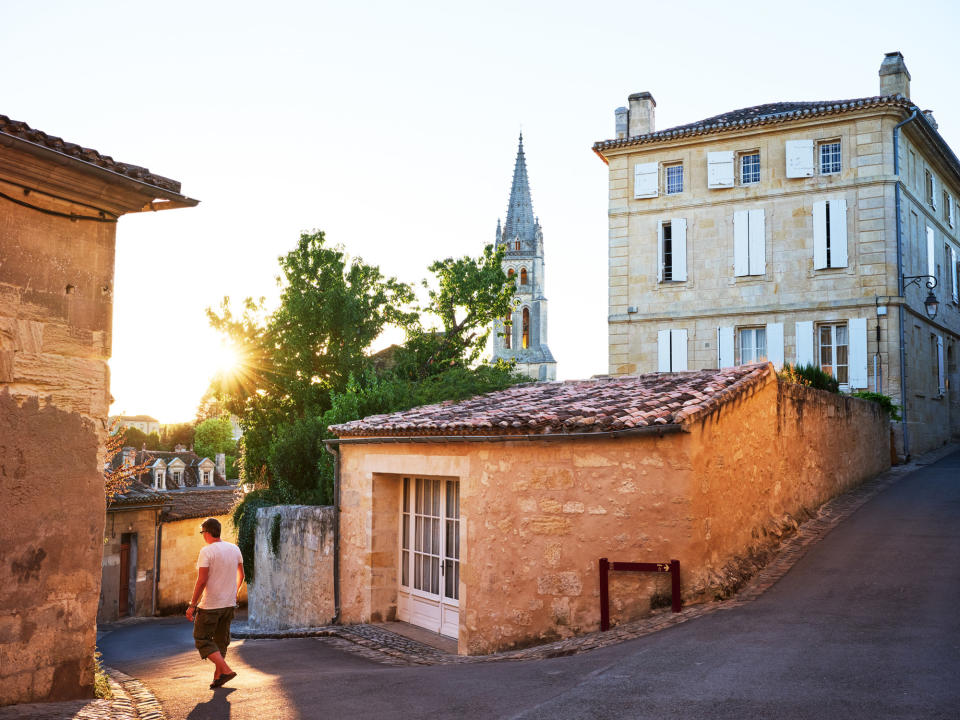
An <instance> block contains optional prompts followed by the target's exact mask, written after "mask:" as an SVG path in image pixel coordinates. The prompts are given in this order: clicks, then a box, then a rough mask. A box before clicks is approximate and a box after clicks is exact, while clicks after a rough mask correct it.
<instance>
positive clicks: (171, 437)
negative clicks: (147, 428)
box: [160, 422, 194, 451]
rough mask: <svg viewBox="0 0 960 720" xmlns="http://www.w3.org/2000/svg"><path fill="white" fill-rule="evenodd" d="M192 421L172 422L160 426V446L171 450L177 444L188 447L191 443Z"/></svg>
mask: <svg viewBox="0 0 960 720" xmlns="http://www.w3.org/2000/svg"><path fill="white" fill-rule="evenodd" d="M193 434H194V427H193V423H188V422H187V423H174V424H171V425H163V426H161V427H160V448H161V449H162V450H167V451H170V450H173V449H174V448H175V447H176V446H177V445H183V447H190V446H191V445H193Z"/></svg>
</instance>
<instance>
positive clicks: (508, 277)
mask: <svg viewBox="0 0 960 720" xmlns="http://www.w3.org/2000/svg"><path fill="white" fill-rule="evenodd" d="M514 275H516V273H515V272H514V271H513V268H510V269H509V270H507V279H508V280H513V276H514Z"/></svg>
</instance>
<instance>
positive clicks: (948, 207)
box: [943, 190, 954, 227]
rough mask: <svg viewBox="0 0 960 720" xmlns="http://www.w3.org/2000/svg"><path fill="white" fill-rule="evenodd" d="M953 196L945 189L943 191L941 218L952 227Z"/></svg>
mask: <svg viewBox="0 0 960 720" xmlns="http://www.w3.org/2000/svg"><path fill="white" fill-rule="evenodd" d="M953 207H954V205H953V196H952V195H951V194H950V193H948V192H947V191H946V190H944V191H943V219H944V220H946V221H947V225H949V226H950V227H953V212H954V210H953Z"/></svg>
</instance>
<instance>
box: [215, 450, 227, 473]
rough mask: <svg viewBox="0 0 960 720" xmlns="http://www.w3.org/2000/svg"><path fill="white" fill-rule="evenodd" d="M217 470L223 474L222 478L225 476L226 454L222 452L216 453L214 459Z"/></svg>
mask: <svg viewBox="0 0 960 720" xmlns="http://www.w3.org/2000/svg"><path fill="white" fill-rule="evenodd" d="M216 465H217V472H218V473H220V475H222V476H223V478H224V479H226V477H227V456H226V455H225V454H224V453H217V459H216Z"/></svg>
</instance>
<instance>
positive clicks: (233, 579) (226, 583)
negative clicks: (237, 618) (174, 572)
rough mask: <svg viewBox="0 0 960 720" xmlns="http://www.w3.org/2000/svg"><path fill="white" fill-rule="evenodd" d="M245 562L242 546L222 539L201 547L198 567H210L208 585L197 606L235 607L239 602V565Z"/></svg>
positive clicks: (206, 608) (207, 607) (211, 608)
mask: <svg viewBox="0 0 960 720" xmlns="http://www.w3.org/2000/svg"><path fill="white" fill-rule="evenodd" d="M242 562H243V555H241V554H240V548H238V547H237V546H236V545H234V544H233V543H229V542H226V541H225V540H221V541H220V542H212V543H209V544H208V545H204V546H203V547H202V548H200V556H199V557H198V558H197V567H198V568H202V567H205V568H210V574H209V575H207V585H206V587H205V588H204V589H203V596H202V597H201V598H200V602H199V603H197V607H201V608H203V609H204V610H216V609H217V608H225V607H233V606H234V605H236V604H237V565H239V564H240V563H242Z"/></svg>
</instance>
